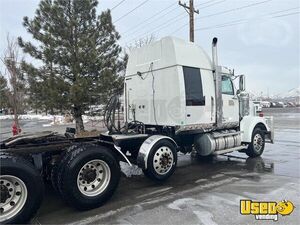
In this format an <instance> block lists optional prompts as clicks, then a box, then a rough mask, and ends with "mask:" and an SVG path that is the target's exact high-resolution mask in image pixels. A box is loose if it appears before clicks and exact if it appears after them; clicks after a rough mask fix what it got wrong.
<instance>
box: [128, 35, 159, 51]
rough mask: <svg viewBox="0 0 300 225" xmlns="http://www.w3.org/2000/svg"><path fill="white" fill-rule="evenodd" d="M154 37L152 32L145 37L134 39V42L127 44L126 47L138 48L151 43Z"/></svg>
mask: <svg viewBox="0 0 300 225" xmlns="http://www.w3.org/2000/svg"><path fill="white" fill-rule="evenodd" d="M155 39H156V37H155V36H154V34H151V35H149V36H147V37H143V38H140V39H138V40H135V42H133V43H131V44H129V45H127V47H126V48H127V49H128V50H129V51H130V50H131V49H133V48H140V47H143V46H144V45H148V44H151V43H152V42H153V41H155Z"/></svg>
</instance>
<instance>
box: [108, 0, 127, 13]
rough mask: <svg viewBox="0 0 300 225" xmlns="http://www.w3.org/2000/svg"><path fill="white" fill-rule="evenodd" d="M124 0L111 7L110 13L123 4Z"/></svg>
mask: <svg viewBox="0 0 300 225" xmlns="http://www.w3.org/2000/svg"><path fill="white" fill-rule="evenodd" d="M125 1H126V0H122V1H120V2H119V3H118V4H116V5H115V6H114V7H112V8H111V9H110V11H113V10H114V9H115V8H117V7H118V6H119V5H121V4H122V3H123V2H125Z"/></svg>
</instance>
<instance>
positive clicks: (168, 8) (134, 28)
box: [123, 2, 176, 35]
mask: <svg viewBox="0 0 300 225" xmlns="http://www.w3.org/2000/svg"><path fill="white" fill-rule="evenodd" d="M172 6H173V7H172ZM174 6H176V4H174V2H172V4H170V5H168V6H167V7H166V8H164V9H162V10H160V11H159V12H157V13H155V14H154V15H152V16H150V17H148V18H147V19H145V20H144V21H142V22H141V23H138V24H137V25H136V26H134V27H132V28H130V29H128V30H126V31H125V32H123V35H124V34H125V33H128V32H129V31H131V30H136V28H139V27H140V26H141V25H143V24H144V23H145V22H147V21H149V20H152V19H153V18H155V17H156V16H158V15H159V14H161V13H162V12H164V11H165V10H170V9H172V8H174ZM170 7H171V8H170ZM172 11H173V10H170V11H169V12H167V13H165V14H164V15H163V16H165V15H167V14H169V13H170V12H172ZM163 16H161V17H163Z"/></svg>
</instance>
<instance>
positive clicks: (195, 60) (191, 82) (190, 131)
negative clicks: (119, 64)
mask: <svg viewBox="0 0 300 225" xmlns="http://www.w3.org/2000/svg"><path fill="white" fill-rule="evenodd" d="M235 86H238V87H237V88H236V87H235ZM120 98H121V99H122V100H120ZM121 102H122V104H121ZM121 105H123V106H121ZM121 108H123V109H124V115H123V117H124V119H123V122H120V119H119V118H120V116H119V115H120V114H119V113H120V111H121ZM104 115H105V116H104V122H105V124H106V126H107V132H105V133H102V134H101V135H99V136H97V137H86V138H74V137H73V136H72V135H70V133H72V132H74V131H73V130H72V129H70V130H69V132H67V133H66V135H59V134H56V133H53V132H40V133H33V134H31V133H25V134H20V135H17V136H14V137H11V138H9V139H6V140H3V141H1V143H0V150H1V151H0V160H1V163H0V188H1V198H0V200H1V201H0V222H1V223H5V224H6V223H25V222H27V221H29V220H30V219H31V218H32V217H33V216H34V214H35V213H36V211H37V210H38V209H39V207H40V205H41V202H42V199H43V194H44V187H45V185H49V180H50V181H51V184H52V186H53V188H54V189H55V190H57V192H59V193H60V195H61V197H62V198H63V199H64V200H65V201H66V203H68V204H69V205H70V206H72V207H75V208H77V209H79V210H88V209H92V208H96V207H99V206H101V205H103V204H104V203H105V202H106V201H107V200H108V199H109V198H110V197H111V196H112V195H113V193H114V191H115V190H116V188H117V186H118V183H119V180H120V174H121V171H120V164H119V162H120V161H123V162H126V163H128V164H129V165H130V166H131V165H133V164H135V165H137V166H138V167H140V168H141V169H142V170H143V172H144V174H145V177H147V178H149V179H152V180H154V181H156V182H163V181H165V180H167V179H168V178H169V177H170V176H172V175H173V173H174V171H175V169H176V164H177V153H178V152H182V153H185V154H186V153H191V152H193V153H196V155H197V157H199V158H204V159H205V158H208V157H212V156H214V155H220V154H226V153H230V152H233V151H238V152H241V153H245V154H247V155H248V156H249V157H258V156H260V155H261V154H262V153H263V151H264V147H265V143H267V142H270V143H273V139H274V131H273V120H272V118H271V117H263V115H262V114H259V116H257V114H256V112H255V108H254V106H253V104H252V103H251V102H250V100H249V94H248V93H247V92H246V90H245V76H244V75H236V74H235V73H234V70H230V69H228V68H226V67H223V66H220V65H219V63H218V56H217V38H214V39H213V41H212V57H211V58H210V57H209V56H208V55H207V54H206V52H205V51H204V50H203V49H202V48H201V47H199V46H198V45H196V44H195V43H191V42H185V41H183V40H181V39H178V38H174V37H165V38H162V39H161V40H159V41H157V42H154V43H151V44H149V45H147V46H144V47H141V48H137V49H134V50H132V51H131V52H130V55H129V60H128V64H127V68H126V75H125V79H124V88H123V90H122V93H117V94H116V95H113V96H112V97H111V99H110V100H109V101H108V104H107V106H106V107H105V114H104ZM178 179H180V177H178Z"/></svg>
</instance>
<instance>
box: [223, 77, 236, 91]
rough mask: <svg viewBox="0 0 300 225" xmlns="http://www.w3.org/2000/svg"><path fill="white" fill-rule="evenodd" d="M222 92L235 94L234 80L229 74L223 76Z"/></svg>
mask: <svg viewBox="0 0 300 225" xmlns="http://www.w3.org/2000/svg"><path fill="white" fill-rule="evenodd" d="M222 94H225V95H234V90H233V84H232V81H231V79H230V78H229V77H227V76H222Z"/></svg>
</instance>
